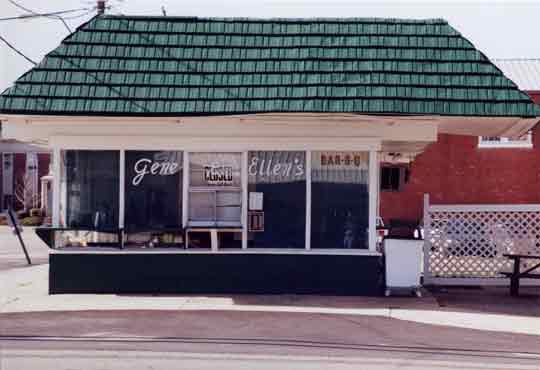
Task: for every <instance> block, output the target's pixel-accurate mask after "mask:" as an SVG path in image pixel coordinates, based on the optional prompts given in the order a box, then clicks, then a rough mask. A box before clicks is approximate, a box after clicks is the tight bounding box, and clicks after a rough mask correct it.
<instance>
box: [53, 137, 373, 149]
mask: <svg viewBox="0 0 540 370" xmlns="http://www.w3.org/2000/svg"><path fill="white" fill-rule="evenodd" d="M50 145H51V147H53V148H62V149H87V150H92V149H95V150H107V149H109V150H110V149H124V150H130V149H131V150H188V151H207V152H208V151H209V152H216V151H227V152H241V151H245V150H351V151H370V150H377V151H378V150H380V149H381V140H380V139H379V138H364V137H339V138H324V137H303V138H300V137H273V138H268V137H262V138H260V137H237V138H230V137H181V136H60V135H58V136H53V137H51V138H50Z"/></svg>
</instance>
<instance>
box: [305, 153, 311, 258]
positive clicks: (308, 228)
mask: <svg viewBox="0 0 540 370" xmlns="http://www.w3.org/2000/svg"><path fill="white" fill-rule="evenodd" d="M306 249H308V250H309V249H311V151H310V150H307V151H306Z"/></svg>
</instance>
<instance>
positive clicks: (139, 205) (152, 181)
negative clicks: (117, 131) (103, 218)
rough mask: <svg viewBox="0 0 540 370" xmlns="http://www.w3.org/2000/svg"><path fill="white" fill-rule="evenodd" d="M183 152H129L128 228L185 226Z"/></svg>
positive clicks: (127, 180) (127, 163) (126, 197)
mask: <svg viewBox="0 0 540 370" xmlns="http://www.w3.org/2000/svg"><path fill="white" fill-rule="evenodd" d="M182 167H183V161H182V152H178V151H126V180H125V203H126V204H125V228H126V231H146V230H159V229H164V228H179V227H181V226H182Z"/></svg>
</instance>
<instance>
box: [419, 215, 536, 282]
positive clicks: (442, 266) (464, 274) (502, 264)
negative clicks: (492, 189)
mask: <svg viewBox="0 0 540 370" xmlns="http://www.w3.org/2000/svg"><path fill="white" fill-rule="evenodd" d="M523 208H524V210H521V211H520V210H519V207H517V206H508V207H507V208H506V209H505V206H494V207H493V209H492V210H490V209H489V207H488V206H478V207H475V206H461V207H460V206H448V207H447V209H445V206H434V207H429V206H428V207H427V210H425V214H424V222H425V225H424V227H425V234H424V235H425V249H424V252H425V263H426V271H425V272H426V277H427V278H428V279H429V278H500V277H501V275H500V272H501V271H511V269H512V262H511V261H509V260H508V259H507V258H505V257H504V256H503V254H505V253H516V254H526V255H540V208H539V209H538V210H531V206H524V207H523ZM534 261H535V260H529V261H526V262H523V264H522V269H523V268H526V267H527V265H528V264H529V265H530V264H531V263H533V262H534Z"/></svg>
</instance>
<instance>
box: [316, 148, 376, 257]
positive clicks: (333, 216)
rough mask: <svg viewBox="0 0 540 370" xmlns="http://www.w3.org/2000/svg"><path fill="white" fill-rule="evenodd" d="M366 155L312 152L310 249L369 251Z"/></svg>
mask: <svg viewBox="0 0 540 370" xmlns="http://www.w3.org/2000/svg"><path fill="white" fill-rule="evenodd" d="M368 163H369V153H367V152H313V153H312V157H311V180H312V182H311V248H344V249H349V248H367V228H368V215H369V196H368V176H369V171H368Z"/></svg>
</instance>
